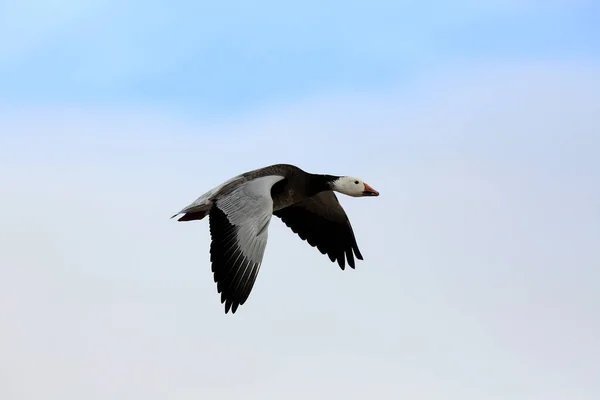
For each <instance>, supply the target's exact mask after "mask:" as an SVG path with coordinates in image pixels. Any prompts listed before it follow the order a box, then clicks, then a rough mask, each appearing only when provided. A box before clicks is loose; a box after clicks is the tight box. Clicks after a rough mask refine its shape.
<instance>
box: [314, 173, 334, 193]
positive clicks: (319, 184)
mask: <svg viewBox="0 0 600 400" xmlns="http://www.w3.org/2000/svg"><path fill="white" fill-rule="evenodd" d="M338 178H339V176H336V175H323V174H310V178H309V180H308V188H307V191H308V193H307V194H308V195H309V196H314V195H315V194H317V193H320V192H324V191H326V190H331V183H332V182H333V181H335V180H336V179H338Z"/></svg>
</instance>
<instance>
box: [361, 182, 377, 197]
mask: <svg viewBox="0 0 600 400" xmlns="http://www.w3.org/2000/svg"><path fill="white" fill-rule="evenodd" d="M364 185H365V190H363V192H362V194H363V196H379V192H378V191H377V190H375V189H373V188H372V187H371V186H369V185H367V184H366V183H365V184H364Z"/></svg>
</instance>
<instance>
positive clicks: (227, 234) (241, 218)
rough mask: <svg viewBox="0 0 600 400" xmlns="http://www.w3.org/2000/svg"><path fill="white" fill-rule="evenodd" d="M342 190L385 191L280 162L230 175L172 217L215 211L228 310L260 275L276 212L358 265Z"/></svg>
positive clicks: (216, 267)
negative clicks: (270, 227) (341, 199)
mask: <svg viewBox="0 0 600 400" xmlns="http://www.w3.org/2000/svg"><path fill="white" fill-rule="evenodd" d="M336 191H337V192H339V193H343V194H346V195H349V196H353V197H362V196H378V195H379V193H378V192H377V191H376V190H374V189H373V188H372V187H370V186H369V185H367V184H366V183H364V182H363V181H362V180H361V179H360V178H353V177H347V176H336V175H324V174H311V173H308V172H305V171H303V170H301V169H300V168H298V167H296V166H294V165H290V164H275V165H270V166H267V167H264V168H260V169H256V170H253V171H249V172H246V173H243V174H240V175H238V176H235V177H233V178H231V179H229V180H228V181H226V182H224V183H222V184H221V185H219V186H217V187H215V188H213V189H211V190H209V191H208V192H206V193H205V194H203V195H202V196H200V197H199V198H198V199H196V200H195V201H194V202H193V203H191V204H190V205H188V206H187V207H185V208H183V209H182V210H181V211H179V212H178V213H177V214H175V215H173V217H171V218H174V217H176V216H178V215H181V217H179V219H178V221H193V220H201V219H203V218H204V217H205V216H206V215H208V216H209V226H210V234H211V246H210V260H211V263H212V272H213V277H214V280H215V282H216V284H217V291H218V292H219V293H221V303H225V313H228V312H229V310H231V312H232V313H235V312H236V310H237V308H238V307H239V306H240V305H242V304H244V303H245V302H246V300H247V299H248V296H249V295H250V292H251V290H252V287H253V286H254V282H255V281H256V276H257V274H258V271H259V269H260V266H261V263H262V259H263V255H264V251H265V248H266V245H267V237H268V228H269V223H270V221H271V216H272V215H275V216H277V217H278V218H280V219H281V220H282V221H283V223H284V224H285V225H287V226H288V227H289V228H290V229H291V230H292V231H293V232H294V233H296V234H297V235H298V236H299V237H300V238H301V239H302V240H306V241H307V242H308V243H309V244H310V245H311V246H313V247H316V248H317V249H318V250H319V251H320V252H321V253H322V254H327V255H328V256H329V259H330V260H331V261H332V262H336V261H337V263H338V265H339V266H340V268H341V269H344V268H345V265H346V261H347V263H348V265H349V266H350V267H351V268H354V265H355V263H354V256H356V258H357V259H359V260H362V259H363V257H362V255H361V253H360V250H359V249H358V245H357V243H356V238H355V237H354V232H353V230H352V226H351V224H350V221H349V220H348V217H347V215H346V212H345V211H344V209H343V208H342V206H341V205H340V203H339V201H338V199H337V197H336V196H335V194H334V192H336Z"/></svg>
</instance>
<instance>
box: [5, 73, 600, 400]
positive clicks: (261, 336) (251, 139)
mask: <svg viewBox="0 0 600 400" xmlns="http://www.w3.org/2000/svg"><path fill="white" fill-rule="evenodd" d="M598 82H600V71H599V70H598V69H597V68H596V67H594V66H587V67H586V66H577V65H555V66H552V65H532V66H523V65H520V66H513V67H504V68H485V69H484V68H480V69H477V70H467V72H463V73H462V74H459V73H458V72H457V73H454V74H451V75H448V76H439V77H438V78H436V79H432V80H431V81H430V82H429V83H423V84H421V85H416V86H415V87H413V88H412V89H408V88H394V89H393V90H389V91H388V92H387V93H375V92H373V93H362V94H360V95H356V96H350V97H343V98H335V97H332V98H325V99H321V100H314V101H312V102H307V103H304V104H297V105H296V106H295V107H284V108H271V109H268V108H266V109H263V110H262V111H256V112H254V113H252V114H249V115H248V116H246V117H243V118H242V117H240V118H238V119H237V120H233V121H231V120H228V121H224V122H222V123H221V122H219V121H215V122H214V123H211V124H201V123H197V122H194V121H190V120H186V119H182V118H179V117H177V116H176V115H170V116H165V115H161V114H160V113H157V112H154V111H152V110H150V111H147V110H140V111H139V112H138V111H125V112H123V111H120V112H113V111H110V110H108V111H107V110H93V109H91V110H68V109H63V110H56V109H49V110H25V111H24V112H21V113H16V112H15V113H12V114H10V113H8V112H7V113H6V114H5V115H3V116H2V118H0V132H2V133H1V134H0V141H1V143H0V157H1V159H2V161H1V162H2V166H3V168H0V180H2V182H3V185H2V186H1V187H0V190H1V191H2V193H0V195H1V196H2V208H1V209H0V227H1V228H0V268H1V269H0V274H1V278H0V326H2V329H1V330H0V397H1V398H3V399H11V400H12V399H57V400H58V399H60V400H68V399H82V398H85V399H107V398H110V399H131V398H145V399H165V398H169V399H191V398H198V397H202V398H210V399H237V398H242V397H243V398H248V399H261V400H262V399H280V398H283V397H285V398H290V399H294V398H298V399H300V398H302V399H305V398H340V399H342V398H343V399H365V398H382V399H384V398H386V399H387V398H389V399H397V398H410V399H440V400H442V399H444V400H446V399H460V400H468V399H473V400H475V399H477V400H480V399H506V398H510V399H515V400H516V399H527V400H530V399H544V400H552V399H561V400H562V399H565V398H573V399H596V398H598V396H599V395H600V386H599V383H598V379H597V371H598V368H599V367H600V365H599V363H600V352H599V349H600V339H599V337H600V317H599V316H598V312H597V310H598V306H599V300H598V292H599V290H600V284H599V282H600V275H599V272H598V271H599V268H598V267H599V266H600V254H599V250H598V245H597V244H598V238H600V224H599V223H598V221H600V213H599V211H598V204H600V190H599V189H598V184H597V182H600V161H599V160H598V157H597V154H598V149H600V138H599V137H598V127H599V126H600V117H599V115H600V113H599V111H600V110H599V109H598V107H599V106H598V105H599V104H600V97H599V93H600V90H599V89H600V84H599V83H598ZM13 111H16V110H13ZM275 162H291V163H295V164H297V165H299V166H300V167H302V168H304V169H306V170H309V171H315V172H328V173H336V174H352V175H358V176H361V177H363V178H364V179H365V181H366V182H368V183H370V184H371V185H372V186H373V187H375V188H376V189H378V190H379V191H380V192H381V196H380V197H379V198H375V199H350V198H341V201H342V203H343V205H344V207H345V208H346V209H347V211H348V214H349V216H350V218H351V221H352V223H353V226H354V228H355V230H356V234H357V240H358V243H359V246H360V248H361V250H362V252H363V254H364V256H365V260H364V261H363V262H360V263H359V264H358V265H357V269H356V270H354V271H353V270H347V271H343V272H342V271H340V270H339V268H338V267H337V266H336V265H334V264H332V263H330V262H329V260H328V259H327V258H326V257H324V256H322V255H321V254H320V253H319V252H318V251H317V250H315V249H314V248H311V247H309V246H308V245H307V244H306V243H305V242H302V241H301V240H300V239H298V238H297V237H296V236H295V235H294V234H293V233H292V232H291V231H289V230H288V229H287V228H286V227H285V226H284V225H283V224H281V223H280V221H277V220H274V221H273V223H272V224H271V227H270V233H269V234H270V238H269V244H268V246H267V250H266V255H265V261H264V264H263V267H262V270H261V272H260V274H259V277H258V280H257V283H256V285H255V288H254V290H253V293H252V294H251V296H250V299H249V301H248V302H247V303H246V304H245V305H244V306H242V307H241V308H240V309H239V312H238V313H236V314H235V315H224V314H223V309H222V306H221V305H220V304H219V297H218V295H217V293H216V288H215V285H214V283H213V281H212V277H211V274H210V267H209V253H208V249H209V233H208V227H207V223H206V221H202V222H200V223H185V224H182V223H176V222H174V221H172V220H169V219H168V217H169V216H170V215H171V214H172V213H173V212H175V211H177V210H179V209H180V208H181V206H184V205H186V204H187V203H188V202H189V201H191V200H193V199H194V198H195V197H196V196H198V195H199V194H201V193H202V192H204V191H206V190H208V189H210V188H211V187H213V186H215V185H217V184H218V183H220V182H221V181H223V180H225V179H227V178H229V177H231V176H232V175H235V174H237V173H239V172H242V171H244V170H248V169H252V168H255V167H260V166H263V165H266V164H270V163H275Z"/></svg>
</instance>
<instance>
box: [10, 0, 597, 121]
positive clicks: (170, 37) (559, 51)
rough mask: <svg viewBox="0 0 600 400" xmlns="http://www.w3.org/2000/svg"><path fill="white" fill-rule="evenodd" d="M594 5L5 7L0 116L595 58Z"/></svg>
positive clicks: (335, 88) (254, 102)
mask: <svg viewBox="0 0 600 400" xmlns="http://www.w3.org/2000/svg"><path fill="white" fill-rule="evenodd" d="M599 38H600V6H599V5H598V4H597V3H596V2H592V1H589V2H585V1H584V2H581V1H580V2H576V1H575V2H572V3H571V2H567V1H564V2H563V1H554V2H517V1H504V2H501V1H491V2H487V3H485V4H484V3H483V2H474V1H459V2H441V1H430V2H407V1H373V2H348V1H343V2H342V1H330V2H324V3H321V2H318V1H302V2H295V3H282V2H276V1H258V2H242V1H234V2H228V3H218V2H194V1H177V2H141V1H129V2H119V1H111V0H105V1H102V0H94V1H88V2H73V1H39V0H38V1H32V2H27V3H23V2H15V1H8V2H3V3H2V5H0V104H1V103H4V104H9V105H17V106H18V105H27V104H32V105H39V106H48V105H53V104H54V105H67V106H69V105H78V106H82V105H85V104H89V105H97V106H111V105H112V106H114V105H116V104H121V105H134V106H135V105H150V106H169V107H174V108H179V109H182V110H185V109H189V110H190V112H194V111H195V112H198V111H199V110H202V111H204V112H209V113H210V112H215V113H225V114H227V113H229V112H230V111H232V112H235V111H238V110H243V109H246V108H252V107H254V106H260V105H262V104H265V103H266V104H273V103H281V102H284V103H285V102H293V101H294V100H296V99H298V98H306V97H311V96H316V95H319V94H320V93H332V92H339V93H344V92H347V91H356V90H372V89H376V90H377V89H384V88H386V87H388V86H390V85H400V86H409V85H411V84H413V83H414V82H415V81H417V80H418V78H420V77H422V76H423V75H424V74H425V75H426V74H429V73H431V72H432V71H434V72H435V71H439V70H443V69H444V68H446V67H447V66H449V65H452V64H465V63H472V62H474V61H479V62H482V63H485V62H489V61H497V60H539V59H550V60H552V59H554V60H560V59H565V58H568V59H593V60H597V59H598V56H599V55H600V49H599V47H598V40H599Z"/></svg>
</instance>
